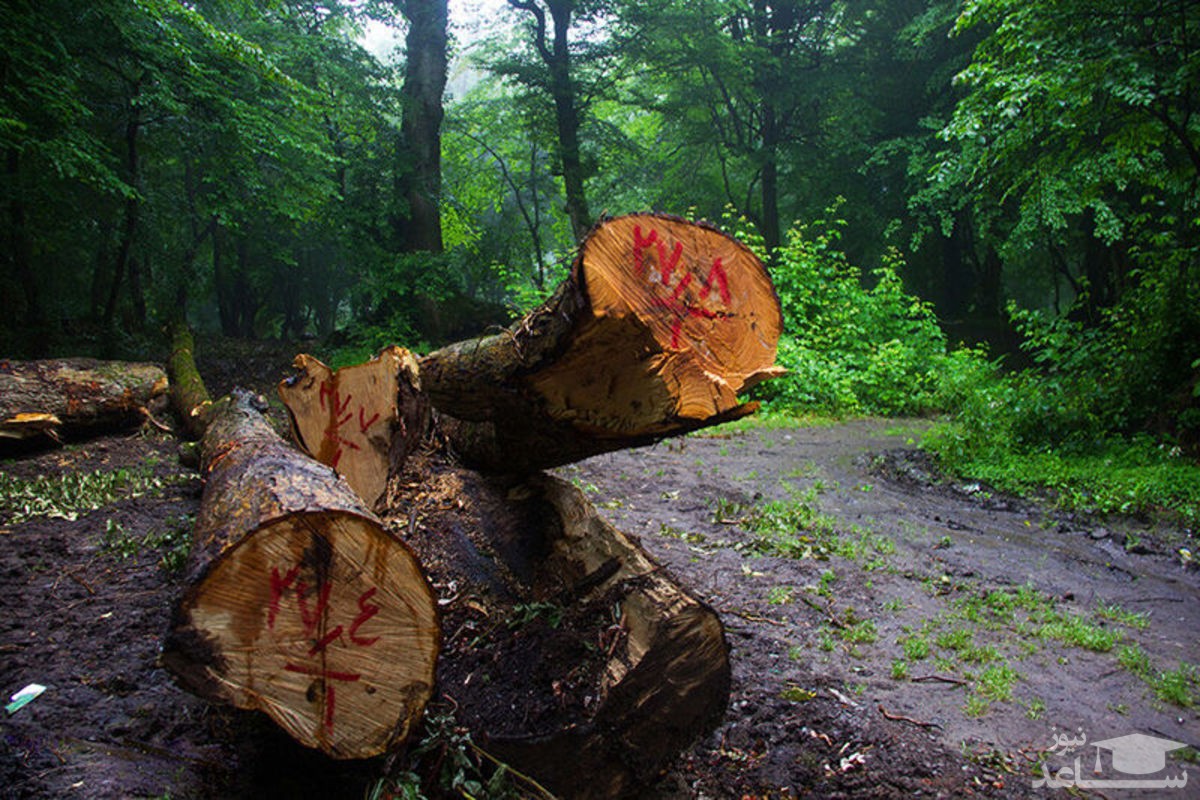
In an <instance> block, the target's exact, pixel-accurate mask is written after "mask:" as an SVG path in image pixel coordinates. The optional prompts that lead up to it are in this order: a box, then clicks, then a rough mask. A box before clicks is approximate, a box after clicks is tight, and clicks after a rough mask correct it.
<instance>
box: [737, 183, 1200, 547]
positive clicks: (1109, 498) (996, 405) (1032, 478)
mask: <svg viewBox="0 0 1200 800" xmlns="http://www.w3.org/2000/svg"><path fill="white" fill-rule="evenodd" d="M839 205H840V201H839V203H838V204H835V205H834V206H833V207H832V208H831V209H830V210H829V213H830V215H831V216H830V218H829V219H826V220H817V221H815V222H813V223H811V224H809V225H806V226H799V227H796V228H794V229H793V230H791V231H790V232H789V234H788V237H787V241H786V242H785V243H784V245H783V246H782V247H781V248H780V249H779V250H778V251H777V252H776V253H774V266H773V268H772V277H773V279H774V281H775V285H776V288H777V289H778V292H779V296H780V301H781V307H782V310H783V315H784V331H785V333H784V335H783V337H782V338H781V339H780V342H779V351H778V361H779V363H780V364H781V365H782V366H784V367H786V368H787V369H788V370H789V371H788V373H787V374H786V375H784V376H783V377H781V378H777V379H774V380H771V381H767V382H765V383H763V384H761V385H760V386H759V387H756V388H755V389H754V391H753V392H752V396H753V397H755V398H758V399H761V400H764V401H766V403H767V406H768V408H769V409H770V410H771V412H772V415H771V416H769V417H768V419H769V420H772V422H769V423H768V424H778V419H779V415H780V414H781V413H784V414H793V415H800V416H810V415H833V416H848V415H860V414H877V415H885V416H896V415H917V414H919V415H934V414H937V415H942V418H943V421H942V422H941V423H940V424H938V425H936V426H935V427H934V428H933V429H932V430H931V431H930V432H929V433H928V434H927V435H926V436H925V437H924V441H923V443H922V444H923V446H924V447H925V448H927V449H928V450H929V451H931V452H932V453H934V454H935V455H936V456H937V458H938V459H939V461H940V463H941V465H942V466H943V468H945V469H946V470H947V471H949V472H952V473H955V474H958V475H960V476H962V477H965V478H970V479H976V480H983V481H986V482H987V483H989V484H991V485H993V486H994V487H996V488H998V489H1001V490H1003V491H1006V492H1010V493H1014V494H1020V495H1044V496H1048V497H1050V498H1051V499H1052V500H1054V501H1055V502H1056V503H1057V504H1058V505H1060V506H1061V507H1063V508H1066V509H1073V510H1080V511H1087V512H1095V513H1101V514H1109V513H1121V514H1134V515H1141V516H1151V517H1167V518H1169V519H1178V520H1180V521H1181V522H1182V523H1183V524H1184V525H1185V526H1189V527H1194V526H1196V525H1198V524H1200V464H1198V463H1197V461H1196V459H1195V458H1194V457H1193V456H1194V455H1195V452H1193V451H1194V450H1195V448H1196V446H1197V445H1196V444H1195V443H1196V442H1197V441H1200V383H1197V381H1196V379H1195V375H1196V374H1197V373H1196V370H1197V369H1200V360H1197V361H1196V363H1194V364H1192V365H1191V372H1190V373H1189V371H1188V369H1187V365H1186V364H1183V365H1179V364H1175V363H1174V361H1172V360H1171V359H1166V360H1164V358H1165V356H1163V355H1162V353H1160V352H1159V351H1160V350H1162V347H1165V345H1164V342H1165V343H1167V344H1169V343H1170V342H1172V341H1174V340H1173V339H1171V337H1170V336H1168V335H1167V333H1164V332H1163V331H1159V330H1157V329H1154V328H1152V327H1151V328H1146V327H1145V326H1141V323H1140V322H1139V319H1140V317H1139V316H1138V313H1136V312H1137V308H1126V307H1124V306H1118V307H1115V308H1113V309H1108V310H1105V311H1104V312H1103V313H1101V314H1100V315H1099V316H1098V317H1096V316H1093V318H1092V321H1091V322H1090V323H1089V324H1086V325H1085V324H1084V323H1081V322H1079V321H1078V320H1077V319H1076V317H1078V316H1080V315H1073V314H1070V313H1064V314H1063V315H1060V316H1051V315H1049V314H1046V313H1043V312H1039V311H1032V310H1028V309H1021V308H1018V307H1016V306H1015V305H1012V306H1010V307H1009V309H1008V314H1009V318H1010V321H1011V323H1012V325H1013V326H1014V327H1015V328H1016V330H1017V331H1018V332H1019V333H1020V334H1021V336H1022V349H1023V350H1024V352H1025V356H1026V357H1027V358H1028V360H1029V361H1030V362H1031V363H1032V364H1033V365H1034V366H1033V367H1031V368H1027V369H1022V370H1010V369H1007V368H1006V367H1005V365H1004V364H1003V362H1002V360H1000V359H993V358H991V357H990V356H989V354H988V353H987V351H986V350H985V349H983V348H971V347H950V346H949V344H950V343H948V342H947V340H946V338H945V335H944V334H943V333H942V330H941V328H940V326H939V324H938V321H937V319H936V317H935V315H934V313H933V310H932V308H931V307H930V306H929V305H928V304H926V303H924V302H922V301H920V300H919V299H917V298H916V297H915V296H914V295H913V294H911V293H909V292H907V291H906V290H905V288H904V286H903V283H902V281H901V279H900V277H899V276H900V274H901V273H902V272H903V271H904V263H903V260H902V258H901V256H900V255H899V253H896V252H891V253H889V254H888V255H887V256H886V257H885V258H884V259H883V260H882V262H881V263H880V264H879V265H878V266H877V267H875V268H874V269H872V270H863V269H862V268H860V267H858V266H857V265H855V264H852V263H851V262H850V261H849V259H848V258H847V256H846V255H845V253H844V252H842V250H841V249H840V239H841V232H842V230H843V228H844V227H845V225H846V223H845V221H844V220H841V219H838V218H837V211H838V207H839ZM739 234H740V235H741V236H742V237H743V238H744V239H746V240H747V241H748V242H749V243H750V244H751V246H754V245H755V244H756V243H757V241H758V240H757V239H756V238H755V236H754V234H753V231H739ZM1162 291H1164V290H1163V288H1162V287H1159V286H1157V285H1155V284H1153V283H1152V282H1151V283H1148V284H1146V285H1143V286H1138V287H1137V289H1136V290H1135V291H1131V293H1130V297H1132V298H1134V299H1137V298H1141V300H1142V301H1145V302H1147V303H1148V302H1149V300H1153V299H1154V298H1157V297H1158V296H1159V294H1161V293H1162ZM1156 293H1157V294H1156ZM1147 298H1149V299H1147ZM1159 299H1161V298H1159ZM1085 301H1086V298H1080V302H1081V303H1084V302H1085ZM1130 302H1133V300H1131V301H1130ZM1142 322H1144V320H1142ZM1139 326H1141V327H1139ZM1152 345H1153V346H1152ZM1160 345H1161V346H1160ZM1168 349H1169V348H1168ZM1164 352H1165V351H1164ZM1175 360H1178V359H1175ZM1189 375H1191V379H1190V380H1191V383H1190V384H1189V383H1188V380H1189V377H1188V376H1189ZM1173 437H1176V438H1173ZM1189 443H1190V445H1189ZM1189 447H1191V448H1192V449H1191V450H1189Z"/></svg>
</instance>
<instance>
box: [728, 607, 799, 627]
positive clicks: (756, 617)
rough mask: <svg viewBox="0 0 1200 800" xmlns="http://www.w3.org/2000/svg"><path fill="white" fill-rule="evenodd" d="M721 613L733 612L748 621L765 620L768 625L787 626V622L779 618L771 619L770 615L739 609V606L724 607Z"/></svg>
mask: <svg viewBox="0 0 1200 800" xmlns="http://www.w3.org/2000/svg"><path fill="white" fill-rule="evenodd" d="M721 613H722V614H733V615H734V616H735V617H741V618H742V619H744V620H747V621H748V622H765V623H767V624H768V625H776V626H778V627H780V628H783V627H786V626H787V623H786V622H780V621H779V620H777V619H771V618H770V617H763V616H760V615H758V614H751V613H750V612H749V611H742V610H741V609H737V608H723V609H721Z"/></svg>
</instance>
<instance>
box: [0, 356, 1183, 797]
mask: <svg viewBox="0 0 1200 800" xmlns="http://www.w3.org/2000/svg"><path fill="white" fill-rule="evenodd" d="M202 369H203V366H202ZM272 377H273V376H272ZM922 426H923V423H919V422H914V423H907V424H897V423H895V422H888V421H879V420H859V421H852V422H846V423H841V424H837V425H831V426H820V427H807V428H794V429H778V430H767V429H758V430H750V431H748V432H744V433H736V434H729V435H717V436H705V437H697V436H693V437H689V438H687V439H685V440H680V441H674V442H669V443H663V444H660V445H656V446H654V447H650V448H644V449H641V450H637V451H629V452H623V453H616V454H610V455H606V456H600V457H598V458H595V459H591V460H589V461H587V462H584V463H582V464H578V465H574V466H571V467H567V468H564V469H562V470H560V471H559V473H560V474H561V475H563V476H565V477H567V478H568V479H571V480H573V481H575V482H576V483H577V484H578V485H580V486H581V487H583V488H584V490H585V491H586V492H587V493H588V495H589V496H590V498H591V499H592V501H593V502H594V503H595V504H596V505H597V506H598V507H599V508H600V509H601V511H602V513H604V514H605V515H606V516H607V517H608V518H609V519H610V520H611V521H613V522H614V523H615V524H616V525H617V526H618V527H620V528H621V529H623V530H625V531H627V532H629V533H631V534H634V535H636V536H638V537H639V538H640V540H641V542H642V544H643V546H644V547H645V548H646V549H647V550H648V551H649V552H650V553H651V554H652V555H653V556H654V557H655V558H656V559H658V560H659V561H661V562H662V563H663V564H664V565H665V566H666V567H667V569H669V570H670V571H671V572H672V573H673V574H674V576H675V577H676V578H677V579H678V581H679V582H680V583H682V584H683V585H685V586H687V587H689V588H690V589H691V590H692V591H693V592H694V593H695V594H696V595H698V596H699V597H701V598H702V599H704V600H705V601H706V602H708V603H709V604H711V605H712V606H713V607H714V608H716V609H717V610H718V611H719V612H720V614H721V617H722V619H723V621H724V623H725V625H726V628H727V633H728V638H729V641H730V644H731V647H732V660H733V665H734V686H733V696H732V699H731V703H730V707H729V709H728V712H727V714H726V717H725V719H724V721H723V722H722V723H721V724H720V726H719V727H718V728H717V729H716V730H715V731H714V732H712V733H711V734H709V735H706V736H704V737H703V738H701V739H700V740H699V741H698V742H697V743H696V744H695V745H694V746H693V747H692V748H691V749H690V750H689V751H687V752H686V753H684V754H683V755H682V756H681V758H680V759H679V761H678V763H677V764H676V766H675V767H674V768H672V769H671V770H670V771H669V772H668V773H667V774H666V775H664V776H663V778H662V780H661V781H660V782H659V783H658V784H657V785H656V786H655V787H653V796H656V797H659V798H687V797H708V798H726V797H733V798H740V797H790V796H809V797H830V798H834V797H856V798H857V797H901V796H903V797H908V796H917V797H920V796H926V797H939V796H940V797H964V796H979V797H1046V796H1049V795H1052V794H1054V793H1055V792H1054V791H1052V790H1051V789H1049V788H1034V783H1035V782H1036V781H1037V780H1038V779H1039V778H1040V777H1041V775H1042V773H1041V766H1040V765H1041V763H1042V762H1043V761H1045V762H1047V763H1050V764H1053V765H1054V766H1055V768H1057V765H1058V762H1055V761H1054V758H1055V757H1056V754H1055V753H1053V752H1051V753H1047V751H1048V750H1050V749H1051V745H1052V744H1053V743H1054V742H1055V738H1054V737H1055V736H1056V735H1057V732H1061V731H1070V732H1071V733H1072V735H1073V736H1075V737H1078V736H1081V735H1086V736H1087V737H1088V739H1089V740H1091V741H1097V740H1101V739H1105V738H1110V737H1115V736H1121V735H1125V734H1130V733H1143V734H1147V735H1152V736H1156V737H1160V738H1168V739H1171V740H1174V741H1178V742H1183V743H1186V744H1189V745H1192V746H1193V747H1195V746H1196V745H1197V744H1200V714H1198V713H1197V709H1196V708H1185V707H1181V706H1178V705H1174V704H1172V703H1171V702H1168V701H1166V700H1163V699H1160V698H1159V697H1158V696H1156V694H1155V692H1154V691H1153V690H1152V689H1151V688H1150V687H1149V686H1148V685H1147V683H1146V682H1145V681H1143V680H1141V679H1139V678H1138V677H1136V676H1135V675H1134V674H1132V673H1131V672H1130V671H1129V670H1128V669H1126V668H1125V667H1123V666H1122V665H1121V663H1120V661H1119V660H1118V658H1117V652H1118V651H1119V650H1120V648H1121V647H1126V646H1133V645H1136V646H1137V647H1138V648H1140V652H1141V653H1142V654H1144V656H1145V658H1146V659H1147V660H1148V662H1149V663H1150V664H1151V665H1152V666H1153V669H1155V670H1157V671H1160V672H1165V671H1169V670H1175V669H1176V668H1177V667H1178V665H1179V663H1180V662H1181V661H1185V662H1188V663H1190V664H1197V663H1200V644H1198V642H1197V636H1196V632H1197V631H1200V574H1198V573H1197V571H1196V570H1195V568H1194V567H1193V568H1190V569H1189V568H1187V567H1185V566H1183V565H1182V564H1181V562H1180V559H1179V558H1178V556H1177V554H1176V549H1177V548H1178V547H1179V546H1180V545H1181V543H1183V544H1186V543H1187V542H1186V541H1185V540H1186V539H1187V537H1188V536H1189V535H1190V534H1189V532H1187V531H1182V530H1179V529H1178V528H1175V527H1172V526H1170V525H1155V526H1151V525H1149V524H1146V523H1140V522H1138V521H1135V520H1104V521H1096V520H1089V519H1083V518H1070V517H1066V516H1062V515H1059V514H1056V513H1054V512H1052V511H1050V510H1048V509H1047V507H1046V506H1044V505H1039V504H1035V503H1027V502H1023V501H1015V500H1011V499H1007V498H1003V497H1000V496H998V495H996V494H995V493H992V492H989V491H988V489H987V487H982V486H977V485H973V484H963V483H956V482H952V481H943V480H941V479H940V478H939V477H938V476H937V475H936V471H934V470H933V469H932V467H931V466H930V464H929V463H928V462H927V461H926V460H925V459H924V458H923V457H922V455H921V454H920V453H919V451H918V450H917V449H916V448H915V445H914V442H915V440H916V439H917V438H919V434H920V430H921V428H922ZM118 467H123V468H126V469H140V470H142V471H144V472H149V473H151V474H153V475H155V476H157V477H158V478H159V479H160V482H161V484H162V485H161V486H160V487H159V488H157V489H154V490H153V491H151V492H149V493H148V494H146V495H143V496H141V497H138V498H133V499H123V500H118V501H115V502H112V503H110V504H108V505H106V506H104V507H102V508H100V509H98V510H95V511H91V512H85V513H81V514H80V515H79V516H78V518H76V519H73V520H67V519H57V518H49V517H45V516H42V517H34V518H32V519H29V520H27V521H23V522H14V521H13V513H12V512H11V511H0V576H2V580H3V584H2V585H3V586H4V589H5V591H4V592H3V593H0V692H2V693H3V694H4V696H5V699H7V697H8V695H11V694H12V693H13V692H16V691H17V690H18V689H20V688H21V687H23V686H25V685H26V684H29V683H34V682H36V683H40V684H42V685H45V686H46V687H47V689H46V692H45V693H44V694H43V695H41V696H40V697H39V698H38V699H36V700H34V701H33V702H32V703H30V704H29V705H27V706H26V707H24V708H23V709H21V710H20V711H18V712H16V713H15V714H12V715H2V716H0V797H3V798H33V797H87V798H127V797H164V796H168V795H169V796H170V797H172V798H176V800H177V799H178V798H189V797H247V798H248V797H283V796H286V797H323V798H337V797H348V798H350V797H352V798H360V797H363V796H364V792H365V790H366V788H367V787H368V786H369V785H370V784H371V782H372V781H373V780H374V779H375V778H376V777H377V776H378V775H379V774H380V771H381V770H382V769H383V768H384V766H385V764H384V763H383V762H381V761H372V762H366V763H344V762H334V761H331V760H329V759H327V758H324V757H323V756H321V755H320V754H317V753H313V752H310V751H306V750H304V749H303V748H300V747H299V746H298V745H295V744H294V743H292V742H291V741H290V740H289V739H287V738H286V737H285V736H283V735H282V734H280V733H279V732H278V731H276V730H275V729H274V728H273V726H271V725H270V724H269V723H267V722H265V721H264V719H263V718H261V717H260V716H258V715H253V714H245V713H241V712H235V711H231V710H228V709H222V708H217V707H213V706H210V705H209V704H207V703H204V702H202V701H200V700H198V699H196V698H193V697H191V696H190V695H188V694H186V693H185V692H183V691H181V690H179V689H178V688H177V687H175V686H174V684H173V683H172V682H171V681H170V679H169V677H168V675H167V674H166V673H165V672H164V671H163V670H162V669H161V668H159V667H158V665H157V661H156V658H157V653H158V642H159V639H160V637H161V635H162V633H163V631H164V630H165V628H166V624H167V614H168V609H169V606H170V603H171V600H172V598H173V597H174V596H175V594H176V593H177V592H178V590H179V585H178V576H177V574H176V573H174V572H172V571H171V570H169V569H168V568H166V567H165V566H164V565H163V563H162V557H163V555H164V554H166V553H167V552H169V550H170V548H171V545H170V544H169V543H164V544H158V545H154V544H150V543H147V542H146V538H147V537H150V539H151V542H154V541H157V540H158V538H162V537H161V534H163V533H164V531H166V530H167V529H168V528H170V527H171V526H178V525H180V524H181V523H180V520H181V519H182V520H186V519H187V518H188V517H189V515H194V514H195V511H196V509H197V507H198V503H199V490H200V486H199V480H198V478H197V477H196V476H195V475H194V474H193V473H191V472H190V471H188V470H187V469H186V468H184V467H181V466H179V464H178V462H177V460H176V443H175V441H174V440H173V439H171V438H170V437H167V436H164V435H162V434H159V433H155V432H137V433H132V434H129V433H126V434H121V435H113V436H108V437H104V438H101V439H96V440H92V441H90V442H85V443H81V444H76V445H73V446H71V447H69V448H64V449H59V450H54V451H50V452H43V453H40V454H32V455H25V456H21V457H17V458H11V459H6V460H3V461H0V471H2V472H4V473H7V474H10V475H18V476H22V477H32V476H34V475H58V474H62V473H66V472H88V471H95V472H103V471H110V470H113V469H116V468H118ZM771 501H780V502H782V503H790V504H791V507H793V508H795V507H796V506H798V505H803V506H804V507H805V508H806V509H807V510H808V511H810V512H812V514H813V515H814V516H812V517H811V518H809V519H810V521H811V522H812V524H813V525H815V526H816V528H819V529H820V530H822V531H825V533H821V534H819V535H818V534H815V533H812V532H805V531H802V530H797V531H795V534H796V535H795V536H794V537H791V538H792V540H794V542H799V544H800V546H799V547H797V548H793V549H792V550H788V551H786V553H787V554H786V555H785V554H783V553H784V552H785V551H784V550H783V549H781V548H779V547H775V548H774V550H772V549H771V548H770V547H767V546H765V545H764V544H763V540H762V534H761V533H756V532H755V530H754V525H753V519H754V515H755V509H762V508H765V507H767V506H766V504H768V503H770V502H771ZM183 524H185V523H183ZM816 528H814V530H815V529H816ZM114 530H115V531H118V532H120V533H121V537H120V539H121V541H133V542H136V543H137V544H138V546H137V547H134V548H131V549H133V550H135V551H136V552H134V553H132V554H130V555H124V554H123V552H122V548H121V547H114V545H113V538H114V537H113V531H114ZM830 532H832V533H830ZM830 535H833V536H836V537H837V538H838V541H840V542H842V543H843V544H844V543H846V542H850V543H858V544H857V545H856V546H854V547H847V546H838V547H830V546H828V542H829V541H830V540H829V539H828V536H830ZM805 537H807V539H808V541H805ZM822 537H825V538H822ZM885 543H887V544H885ZM1191 546H1192V547H1193V549H1194V545H1191ZM797 556H799V557H797ZM1022 587H1028V588H1026V589H1025V590H1024V591H1025V594H1024V595H1022V596H1024V597H1028V596H1036V597H1038V598H1041V600H1040V601H1039V603H1040V606H1039V607H1040V608H1042V611H1045V610H1046V609H1047V608H1051V609H1053V613H1056V614H1058V615H1059V619H1076V618H1078V619H1080V620H1086V621H1088V622H1089V623H1090V624H1094V626H1095V627H1097V628H1099V629H1102V630H1108V631H1115V632H1116V634H1119V636H1120V640H1119V641H1118V642H1117V643H1116V644H1115V645H1114V646H1113V647H1112V648H1111V649H1109V650H1108V651H1107V652H1096V651H1094V650H1089V649H1085V648H1083V647H1078V646H1073V645H1069V644H1067V643H1065V642H1064V641H1063V640H1062V639H1061V638H1055V637H1054V636H1053V635H1051V634H1047V633H1046V632H1045V630H1044V629H1043V628H1042V627H1039V625H1035V624H1034V623H1033V622H1031V621H1029V620H1027V619H1026V617H1027V616H1028V614H1026V612H1023V611H1018V612H1016V615H1015V617H1008V618H1005V619H1004V620H998V619H996V618H993V617H991V616H987V614H983V615H982V616H981V615H980V611H979V608H980V601H982V600H983V599H985V598H987V597H989V596H992V597H1012V596H1017V594H1018V593H1019V592H1021V591H1022ZM1031 592H1032V595H1031V594H1030V593H1031ZM997 593H998V594H997ZM1117 606H1119V607H1120V609H1123V610H1124V611H1125V612H1131V613H1134V614H1138V615H1142V616H1141V617H1139V619H1141V620H1143V621H1142V622H1140V623H1137V624H1134V623H1133V622H1131V619H1132V618H1131V617H1129V616H1128V615H1126V616H1123V617H1122V616H1120V615H1118V614H1116V613H1115V612H1114V611H1113V609H1114V608H1115V607H1117ZM972 609H974V611H972ZM1098 609H1108V611H1106V612H1104V613H1103V614H1102V613H1101V612H1100V611H1099V610H1098ZM1047 613H1048V612H1047ZM972 615H973V616H974V619H972ZM1121 619H1123V620H1125V621H1124V622H1121V621H1119V620H1121ZM867 623H869V624H867ZM961 630H965V631H967V632H968V633H967V634H961V633H956V632H957V631H961ZM914 635H920V636H924V638H925V639H926V640H927V647H928V652H927V653H926V654H925V655H924V656H923V657H920V658H918V657H916V656H915V655H914V654H913V653H915V651H906V649H905V646H904V645H903V644H902V642H906V641H908V640H910V639H912V638H913V637H914ZM955 636H957V637H959V638H958V640H955V639H954V637H955ZM964 637H967V638H970V640H971V642H972V643H973V645H974V650H969V649H964V648H962V647H958V648H957V649H955V647H953V646H951V645H953V644H954V643H955V641H957V642H958V644H959V645H961V644H962V642H961V640H962V638H964ZM939 639H942V640H944V641H945V642H946V643H947V646H945V647H943V646H941V645H939V644H938V640H939ZM988 647H990V648H991V650H987V648H988ZM980 653H982V654H983V655H980ZM899 662H903V667H900V666H898V663H899ZM1000 666H1006V667H1007V668H1009V669H1010V670H1011V672H1012V673H1014V674H1015V676H1016V677H1014V678H1011V679H1010V687H1009V690H1010V692H1011V696H1010V697H1008V698H1007V699H1003V698H1002V697H997V698H990V697H985V696H983V694H982V689H981V687H983V686H984V675H985V673H987V672H988V670H990V669H993V668H998V667H1000ZM1191 688H1192V691H1193V693H1195V691H1196V687H1195V683H1194V678H1193V683H1192V684H1191ZM997 691H998V690H997ZM1086 752H1087V754H1088V760H1089V761H1090V760H1091V757H1092V754H1093V753H1094V752H1095V751H1094V750H1091V749H1088V750H1087V751H1086ZM1179 752H1184V753H1186V751H1177V752H1176V754H1178V753H1179ZM1167 769H1168V771H1170V770H1174V771H1176V772H1179V771H1182V770H1188V769H1190V771H1191V772H1196V771H1197V768H1196V766H1195V763H1194V762H1188V761H1175V760H1173V761H1168V762H1167ZM1192 777H1193V778H1194V779H1195V780H1194V781H1193V782H1192V786H1191V787H1190V788H1188V789H1185V790H1183V791H1178V790H1163V793H1162V796H1164V797H1184V796H1188V795H1187V792H1188V791H1192V790H1194V788H1195V786H1196V785H1200V775H1195V776H1192ZM1155 794H1156V793H1155V792H1153V791H1149V792H1148V791H1140V792H1138V793H1137V794H1136V796H1137V797H1150V796H1155ZM1107 796H1113V797H1118V796H1122V795H1121V794H1120V793H1119V792H1118V793H1116V794H1112V793H1110V794H1109V795H1107Z"/></svg>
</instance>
